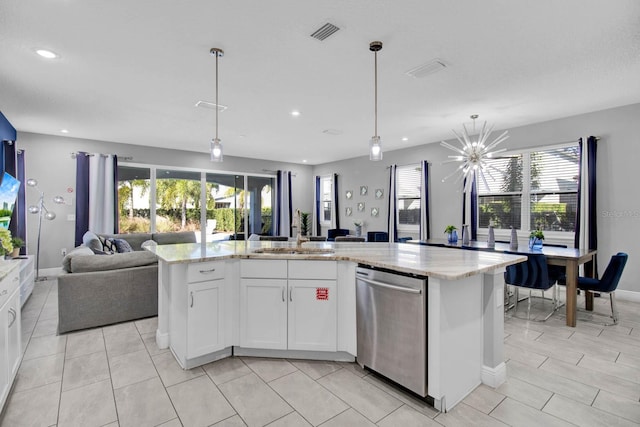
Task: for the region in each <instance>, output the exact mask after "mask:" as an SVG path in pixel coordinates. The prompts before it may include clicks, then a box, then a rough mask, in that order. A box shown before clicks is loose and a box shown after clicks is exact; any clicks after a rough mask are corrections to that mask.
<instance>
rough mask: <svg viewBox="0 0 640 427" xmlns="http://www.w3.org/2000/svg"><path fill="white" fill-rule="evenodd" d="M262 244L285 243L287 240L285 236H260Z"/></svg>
mask: <svg viewBox="0 0 640 427" xmlns="http://www.w3.org/2000/svg"><path fill="white" fill-rule="evenodd" d="M260 240H261V241H263V242H286V241H288V240H289V238H288V237H287V236H260Z"/></svg>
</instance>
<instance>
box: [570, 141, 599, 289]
mask: <svg viewBox="0 0 640 427" xmlns="http://www.w3.org/2000/svg"><path fill="white" fill-rule="evenodd" d="M578 146H579V147H580V174H579V175H578V208H577V209H576V227H575V230H576V231H575V238H574V246H575V247H576V248H579V249H598V229H597V225H598V224H597V223H598V221H597V219H598V212H597V210H596V157H597V156H596V154H597V148H598V140H597V138H596V137H595V136H589V137H584V138H580V139H579V140H578ZM593 268H594V271H593V273H595V274H594V277H598V264H597V262H594V263H593ZM581 270H582V272H581V274H582V275H584V271H583V267H582V266H581Z"/></svg>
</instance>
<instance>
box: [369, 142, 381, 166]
mask: <svg viewBox="0 0 640 427" xmlns="http://www.w3.org/2000/svg"><path fill="white" fill-rule="evenodd" d="M369 160H372V161H379V160H382V143H381V142H380V137H379V136H374V137H372V138H371V141H369Z"/></svg>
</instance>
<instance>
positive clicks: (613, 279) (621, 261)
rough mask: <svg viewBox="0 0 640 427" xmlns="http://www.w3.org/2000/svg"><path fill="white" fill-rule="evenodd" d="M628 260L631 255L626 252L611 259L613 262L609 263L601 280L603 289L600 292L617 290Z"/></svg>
mask: <svg viewBox="0 0 640 427" xmlns="http://www.w3.org/2000/svg"><path fill="white" fill-rule="evenodd" d="M628 258H629V255H627V254H626V253H624V252H618V253H617V254H615V255H614V256H612V257H611V261H609V265H607V268H606V270H604V274H603V275H602V278H601V279H600V286H601V289H598V290H599V291H600V292H613V291H615V290H616V288H617V287H618V283H619V282H620V277H622V271H623V270H624V266H625V265H626V264H627V259H628Z"/></svg>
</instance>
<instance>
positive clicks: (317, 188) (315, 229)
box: [312, 176, 322, 236]
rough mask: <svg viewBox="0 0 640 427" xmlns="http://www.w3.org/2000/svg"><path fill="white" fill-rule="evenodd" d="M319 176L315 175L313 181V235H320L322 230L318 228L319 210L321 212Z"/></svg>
mask: <svg viewBox="0 0 640 427" xmlns="http://www.w3.org/2000/svg"><path fill="white" fill-rule="evenodd" d="M320 197H321V196H320V177H319V176H316V177H315V182H314V203H315V204H314V206H313V229H312V232H313V235H314V236H320V235H321V233H322V230H321V228H320V212H321V207H322V203H321V201H320Z"/></svg>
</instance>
